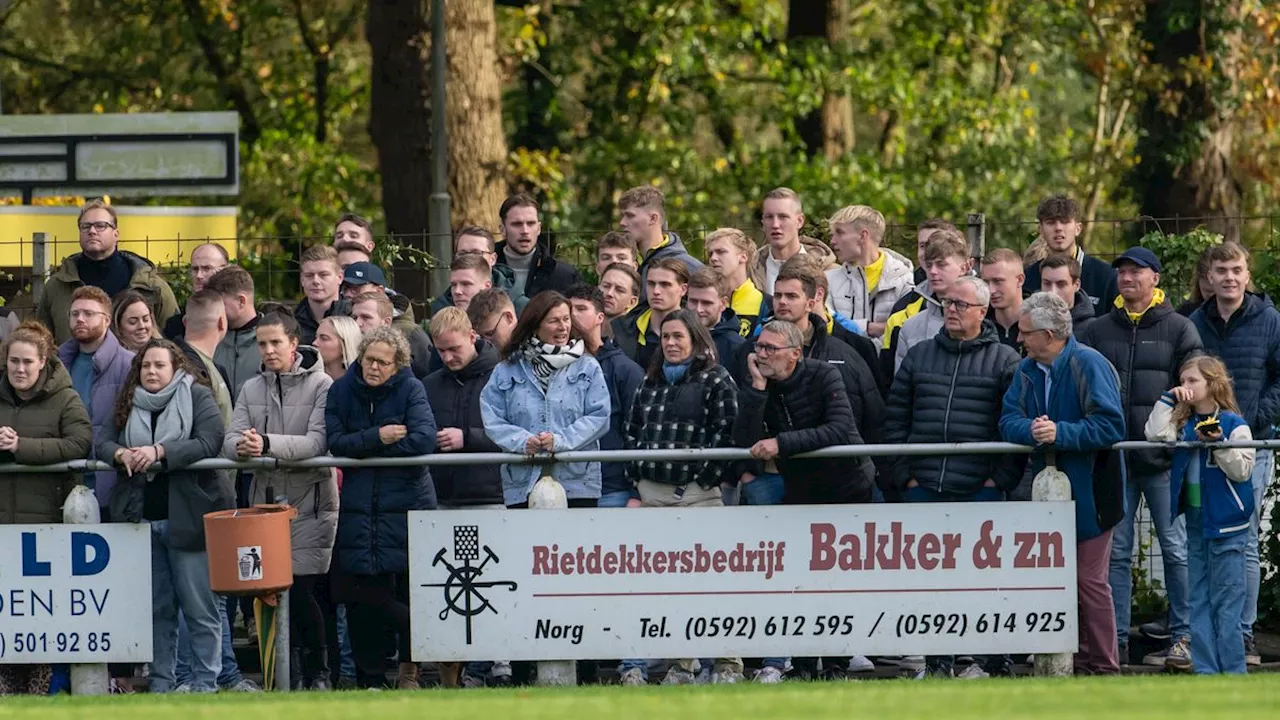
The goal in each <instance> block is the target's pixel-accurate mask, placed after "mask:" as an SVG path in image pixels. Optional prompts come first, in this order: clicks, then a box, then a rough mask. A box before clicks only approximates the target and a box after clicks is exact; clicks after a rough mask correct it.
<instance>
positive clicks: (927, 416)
mask: <svg viewBox="0 0 1280 720" xmlns="http://www.w3.org/2000/svg"><path fill="white" fill-rule="evenodd" d="M1019 360H1021V358H1020V357H1018V353H1016V352H1014V351H1013V350H1012V349H1011V348H1009V347H1008V346H1006V345H1002V344H1001V343H1000V338H999V336H998V335H997V334H996V329H995V326H993V325H992V324H991V323H990V322H983V323H982V332H981V333H979V335H978V337H977V338H975V339H973V340H966V341H960V340H956V339H954V338H952V337H951V336H950V335H948V334H947V331H946V329H945V328H944V329H943V330H942V331H941V332H939V333H938V335H937V336H936V337H935V338H934V339H932V340H930V341H929V342H924V343H920V344H918V345H916V346H915V347H913V348H911V349H910V350H909V351H907V357H906V358H905V359H903V361H902V367H901V368H899V369H898V374H897V376H896V377H895V378H894V379H893V387H892V389H890V391H889V409H888V417H887V419H886V421H885V431H884V438H885V442H890V443H939V442H992V441H998V440H999V439H1000V410H1001V406H1002V403H1003V401H1004V393H1005V390H1007V389H1008V387H1009V382H1010V381H1011V380H1012V379H1013V372H1014V370H1015V369H1016V368H1017V367H1018V361H1019ZM1025 464H1026V458H1025V456H1023V455H950V456H926V455H916V456H912V457H910V458H905V457H904V458H898V459H897V460H896V461H895V462H894V463H893V473H892V480H893V485H894V487H896V488H898V489H899V490H902V489H905V488H906V486H907V482H908V481H910V480H912V479H914V480H915V481H916V482H917V483H919V484H920V485H921V486H922V487H925V488H928V489H930V490H937V491H939V492H948V493H962V494H972V493H976V492H978V491H979V490H981V489H982V486H983V484H984V483H986V481H987V480H994V481H995V483H996V485H997V486H999V487H1001V488H1003V489H1004V490H1012V489H1013V488H1014V487H1015V486H1016V485H1017V484H1018V481H1019V480H1020V479H1021V477H1022V469H1023V467H1024V466H1025ZM882 482H883V479H882Z"/></svg>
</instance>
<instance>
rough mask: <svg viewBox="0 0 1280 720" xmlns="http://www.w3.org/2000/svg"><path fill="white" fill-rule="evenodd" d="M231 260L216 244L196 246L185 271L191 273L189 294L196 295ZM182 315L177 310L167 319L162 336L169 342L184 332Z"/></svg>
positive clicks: (225, 250) (222, 248)
mask: <svg viewBox="0 0 1280 720" xmlns="http://www.w3.org/2000/svg"><path fill="white" fill-rule="evenodd" d="M230 262H231V258H230V256H229V255H227V249H226V248H224V247H222V246H221V245H219V244H218V243H204V244H202V245H197V246H196V247H195V249H194V250H192V251H191V266H190V267H189V268H187V271H188V272H190V273H191V292H193V293H198V292H200V291H201V290H203V289H204V284H205V283H206V282H208V281H209V278H211V277H213V276H214V275H215V274H216V273H217V272H218V271H219V270H221V269H222V268H224V267H226V266H227V265H228V264H230ZM183 315H184V313H183V312H182V309H181V308H179V309H178V313H177V314H176V315H174V316H173V317H171V318H169V322H167V323H165V324H164V329H163V331H162V332H163V333H164V336H165V337H166V338H168V339H170V340H175V341H176V340H177V339H178V338H180V337H182V335H183V333H185V332H186V328H185V326H184V325H183V324H182V318H183Z"/></svg>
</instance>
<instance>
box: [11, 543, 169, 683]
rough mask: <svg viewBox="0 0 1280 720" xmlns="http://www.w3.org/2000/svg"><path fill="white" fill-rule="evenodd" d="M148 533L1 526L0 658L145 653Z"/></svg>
mask: <svg viewBox="0 0 1280 720" xmlns="http://www.w3.org/2000/svg"><path fill="white" fill-rule="evenodd" d="M150 532H151V530H150V526H148V525H135V524H132V523H119V524H109V525H108V524H104V525H0V545H2V546H3V547H5V548H8V549H9V551H8V552H5V553H0V663H106V662H116V663H126V662H147V661H149V660H151V625H152V623H151V537H150Z"/></svg>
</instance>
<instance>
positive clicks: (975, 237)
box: [965, 213, 987, 258]
mask: <svg viewBox="0 0 1280 720" xmlns="http://www.w3.org/2000/svg"><path fill="white" fill-rule="evenodd" d="M967 224H968V226H967V227H966V228H965V237H967V238H969V257H975V258H982V257H984V256H986V254H987V216H986V215H985V214H983V213H969V217H968V221H967Z"/></svg>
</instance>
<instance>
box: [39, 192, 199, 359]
mask: <svg viewBox="0 0 1280 720" xmlns="http://www.w3.org/2000/svg"><path fill="white" fill-rule="evenodd" d="M77 223H78V224H79V227H80V252H78V253H76V254H74V255H72V256H70V257H68V258H67V259H66V260H63V261H62V265H61V266H59V267H58V269H57V270H55V271H54V272H53V274H52V275H50V276H49V279H48V280H46V281H45V284H44V292H42V293H40V297H38V298H36V319H37V320H39V321H40V322H42V323H44V326H45V327H47V328H49V329H50V330H52V331H53V336H54V338H56V339H57V341H58V342H59V343H64V342H66V341H67V340H69V339H71V320H70V315H69V313H70V311H71V295H72V293H74V292H75V290H76V288H78V287H81V286H83V285H90V286H93V287H98V288H102V290H103V292H105V293H106V294H107V296H108V297H112V298H114V297H115V296H116V295H118V294H119V293H120V292H122V291H124V290H128V289H132V290H137V291H138V292H139V293H141V294H142V296H143V297H144V298H146V299H147V304H148V305H150V306H151V316H152V317H153V318H154V319H155V322H157V323H159V324H160V325H161V326H164V324H165V323H167V322H168V321H169V318H171V317H173V316H174V314H175V313H177V312H178V301H177V300H176V299H174V297H173V290H171V289H170V288H169V284H168V283H166V282H165V281H164V278H162V277H160V271H159V270H157V269H156V266H155V265H154V264H152V262H151V261H150V260H148V259H146V258H144V257H142V256H141V255H135V254H133V253H131V252H127V251H124V250H119V249H118V248H117V244H118V243H119V241H120V233H119V231H118V230H117V229H116V228H117V222H116V211H115V209H114V208H112V207H111V206H110V205H108V204H106V203H104V202H102V201H101V200H92V201H90V202H88V203H86V204H85V205H84V207H82V208H80V218H79V220H78V221H77Z"/></svg>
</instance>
